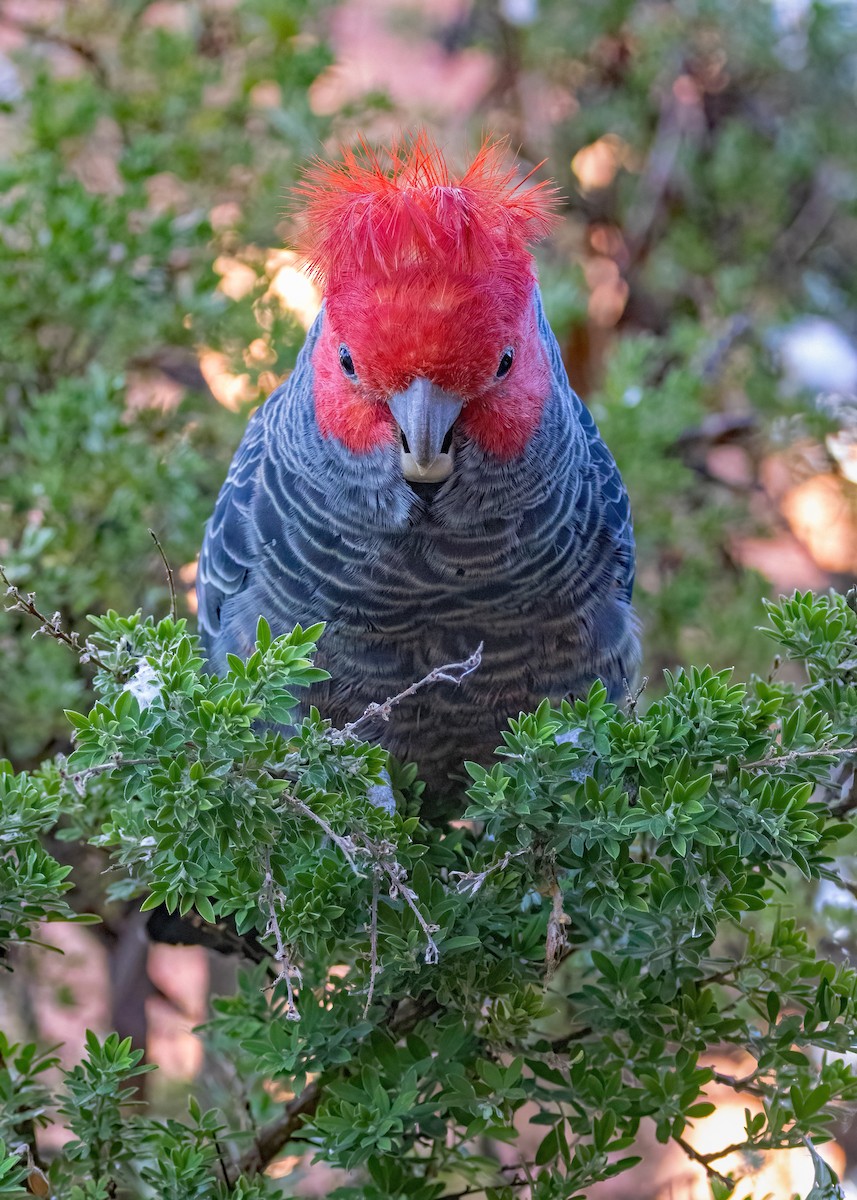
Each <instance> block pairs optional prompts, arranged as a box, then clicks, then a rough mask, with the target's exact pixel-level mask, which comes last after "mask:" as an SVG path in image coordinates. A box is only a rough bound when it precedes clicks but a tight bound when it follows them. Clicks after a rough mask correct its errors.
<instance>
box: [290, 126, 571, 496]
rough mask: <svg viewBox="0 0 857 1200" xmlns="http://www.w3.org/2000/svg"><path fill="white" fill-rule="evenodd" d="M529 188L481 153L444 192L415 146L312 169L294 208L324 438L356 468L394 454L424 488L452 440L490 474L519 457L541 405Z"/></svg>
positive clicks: (488, 146)
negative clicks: (321, 308)
mask: <svg viewBox="0 0 857 1200" xmlns="http://www.w3.org/2000/svg"><path fill="white" fill-rule="evenodd" d="M526 182H527V181H520V182H518V183H516V177H515V172H514V170H509V169H508V168H507V167H506V166H505V165H504V163H503V147H502V146H501V145H498V144H496V143H491V142H486V143H485V144H484V145H483V147H482V149H481V150H480V151H479V153H478V154H477V156H476V158H475V159H474V160H473V162H472V163H471V165H470V166H469V168H468V169H467V170H466V171H465V172H464V173H463V174H462V175H460V176H458V177H453V176H452V175H451V173H450V170H449V168H448V166H447V164H446V162H445V161H444V158H443V156H442V154H441V152H440V151H439V149H438V148H437V146H435V145H434V144H433V143H432V142H431V141H430V139H429V138H428V137H427V135H425V134H419V135H417V136H416V137H415V138H414V139H413V140H411V141H409V142H408V143H406V144H404V145H395V146H393V148H392V149H391V150H390V151H388V152H387V154H386V155H385V156H384V159H383V160H382V158H380V157H379V156H378V155H377V154H375V153H374V152H372V151H371V150H369V149H368V147H366V146H365V145H364V146H363V147H362V149H361V151H360V152H353V151H348V152H346V153H345V154H344V156H343V159H342V161H341V162H339V163H335V164H328V163H324V162H318V163H317V164H316V165H315V166H314V167H313V168H311V169H310V171H309V172H308V174H307V176H306V178H305V180H304V182H303V183H302V184H301V185H299V187H298V189H297V192H298V194H299V196H300V197H301V198H302V200H303V202H304V220H305V233H304V238H303V251H304V254H305V256H306V259H307V261H308V263H309V266H310V269H311V270H313V271H314V272H315V273H316V275H317V276H318V277H319V278H320V279H321V280H322V282H323V288H324V295H325V315H324V322H323V326H322V330H321V333H320V336H319V339H318V342H317V343H316V348H315V351H314V356H313V367H314V375H315V404H316V414H317V419H318V423H319V427H320V429H321V431H322V433H323V434H324V435H325V436H328V437H335V438H338V439H339V441H340V442H342V443H343V444H344V445H345V446H347V447H348V448H349V449H350V450H352V451H353V452H355V453H365V452H367V451H369V450H372V449H374V448H376V447H378V446H382V445H397V444H398V446H399V448H400V461H401V465H402V471H403V474H404V475H405V478H407V479H409V480H412V481H422V482H438V481H440V480H443V479H445V478H447V477H448V476H449V475H450V474H451V473H452V470H453V468H454V461H453V427H455V430H456V431H457V432H458V435H459V436H461V437H464V438H470V439H472V440H473V441H475V442H476V443H477V444H478V445H479V446H480V447H481V448H482V449H483V450H485V451H487V452H489V453H491V454H493V455H495V456H497V457H498V458H500V459H510V458H513V457H514V456H516V455H519V454H521V453H522V452H523V451H524V449H525V447H526V445H527V443H528V441H529V440H530V438H531V437H532V435H533V433H534V432H535V430H536V428H537V427H538V425H539V421H540V418H541V411H542V406H543V404H544V402H545V399H546V397H547V395H548V393H549V391H550V369H549V365H548V359H547V354H546V350H545V347H544V345H543V343H542V341H541V338H540V337H539V333H538V329H537V326H536V317H535V310H534V306H533V289H534V287H535V272H534V265H533V259H532V255H531V253H530V250H529V247H530V245H531V244H532V242H534V241H536V240H537V239H539V238H540V237H543V236H544V235H545V234H546V233H547V232H548V230H549V229H550V227H551V224H552V210H553V201H554V196H553V193H552V191H551V190H550V189H547V188H545V187H544V186H543V185H539V186H536V187H527V186H526Z"/></svg>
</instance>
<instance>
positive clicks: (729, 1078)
mask: <svg viewBox="0 0 857 1200" xmlns="http://www.w3.org/2000/svg"><path fill="white" fill-rule="evenodd" d="M712 1078H713V1079H714V1080H715V1082H716V1083H722V1084H723V1085H724V1087H728V1088H732V1090H733V1091H734V1092H747V1094H748V1095H750V1096H759V1097H761V1098H763V1099H764V1098H767V1097H768V1095H769V1090H768V1089H767V1088H765V1087H764V1086H763V1085H762V1084H760V1083H757V1082H756V1081H755V1079H754V1077H753V1076H752V1075H747V1076H745V1077H744V1078H743V1079H738V1078H737V1077H736V1076H735V1075H724V1074H723V1072H722V1071H714V1072H713V1073H712Z"/></svg>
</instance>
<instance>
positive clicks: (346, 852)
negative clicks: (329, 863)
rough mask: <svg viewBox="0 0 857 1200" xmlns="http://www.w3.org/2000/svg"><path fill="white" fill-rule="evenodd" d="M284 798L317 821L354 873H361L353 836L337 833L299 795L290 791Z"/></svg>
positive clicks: (308, 817) (310, 818)
mask: <svg viewBox="0 0 857 1200" xmlns="http://www.w3.org/2000/svg"><path fill="white" fill-rule="evenodd" d="M283 799H284V800H286V801H287V803H288V804H290V805H291V807H292V808H294V809H295V810H296V811H297V812H299V813H300V814H301V816H304V817H307V819H308V820H310V821H315V823H316V825H318V826H319V828H320V829H323V830H324V832H325V833H326V834H327V836H328V837H329V838H330V840H331V841H332V842H333V844H334V846H336V847H337V849H339V850H340V851H341V852H342V855H343V857H344V858H345V859H346V861H347V863H348V865H349V867H351V870H352V871H353V872H354V874H355V875H359V874H360V868H359V867H358V866H357V861H356V859H355V858H354V855H355V854H356V853H358V852H359V847H358V846H357V845H356V844H355V842H354V840H353V839H352V838H351V837H349V836H348V835H347V834H346V835H344V836H343V835H342V834H340V833H337V832H336V830H335V829H334V828H333V826H332V825H331V824H330V823H329V822H328V821H325V819H324V817H320V816H319V815H318V813H317V812H315V811H314V810H313V809H311V808H310V806H309V805H308V804H304V802H303V800H299V799H298V798H297V796H292V795H290V794H288V793H285V794H284V796H283Z"/></svg>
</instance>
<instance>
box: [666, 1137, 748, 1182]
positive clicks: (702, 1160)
mask: <svg viewBox="0 0 857 1200" xmlns="http://www.w3.org/2000/svg"><path fill="white" fill-rule="evenodd" d="M673 1141H674V1142H675V1143H676V1144H677V1145H679V1146H681V1148H682V1150H683V1151H684V1152H685V1154H686V1155H687V1157H688V1158H692V1159H693V1161H694V1162H697V1163H699V1165H700V1166H701V1167H704V1168H705V1172H706V1174H707V1175H708V1176H709V1177H710V1178H711V1179H716V1180H717V1182H718V1183H722V1184H723V1186H724V1187H729V1186H730V1185H731V1184H733V1183H734V1182H735V1181H734V1179H730V1178H729V1176H728V1175H721V1173H720V1172H719V1171H717V1170H715V1169H714V1167H712V1165H711V1163H710V1161H708V1159H709V1157H710V1156H709V1155H707V1154H700V1153H699V1151H698V1150H695V1149H694V1148H693V1146H691V1144H690V1142H688V1141H685V1139H684V1138H683V1137H681V1135H680V1134H674V1135H673ZM714 1157H715V1158H718V1157H720V1156H719V1155H715V1156H714Z"/></svg>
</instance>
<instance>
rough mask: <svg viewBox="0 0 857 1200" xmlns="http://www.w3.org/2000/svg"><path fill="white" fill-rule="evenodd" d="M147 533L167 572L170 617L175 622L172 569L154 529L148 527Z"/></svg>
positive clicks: (174, 590)
mask: <svg viewBox="0 0 857 1200" xmlns="http://www.w3.org/2000/svg"><path fill="white" fill-rule="evenodd" d="M149 534H150V536H151V538H152V541H153V542H154V543H155V545H156V546H157V547H158V554H160V556H161V562H162V563H163V564H164V570H165V571H166V573H167V585H168V587H169V589H170V618H171V619H172V621H173V624H175V620H176V612H177V609H176V585H175V581H174V580H173V569H172V567H171V566H170V564H169V562H168V561H167V556H166V554H164V548H163V546H162V545H161V543H160V542H159V541H158V535H157V534H156V533H155V531H154V529H150V530H149Z"/></svg>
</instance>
